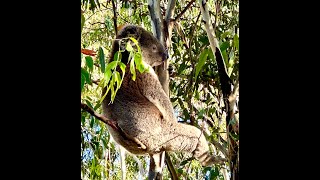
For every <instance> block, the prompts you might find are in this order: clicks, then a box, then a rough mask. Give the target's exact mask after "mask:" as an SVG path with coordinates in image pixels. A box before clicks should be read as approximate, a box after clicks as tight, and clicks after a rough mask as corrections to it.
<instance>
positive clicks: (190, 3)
mask: <svg viewBox="0 0 320 180" xmlns="http://www.w3.org/2000/svg"><path fill="white" fill-rule="evenodd" d="M195 1H196V0H191V1H190V2H189V4H188V5H187V6H186V7H185V8H184V9H183V10H182V11H181V13H180V14H178V15H177V17H176V18H174V20H173V21H177V20H178V19H180V18H181V16H182V15H183V14H184V13H185V12H186V11H187V10H188V9H189V8H190V7H191V5H192V4H193V3H194V2H195Z"/></svg>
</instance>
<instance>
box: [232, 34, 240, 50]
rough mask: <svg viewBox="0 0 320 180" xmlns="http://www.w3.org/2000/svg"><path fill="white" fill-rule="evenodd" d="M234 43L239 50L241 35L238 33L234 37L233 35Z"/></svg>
mask: <svg viewBox="0 0 320 180" xmlns="http://www.w3.org/2000/svg"><path fill="white" fill-rule="evenodd" d="M233 44H234V47H236V48H237V50H239V37H238V34H235V35H234V37H233Z"/></svg>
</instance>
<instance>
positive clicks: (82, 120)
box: [81, 116, 86, 125]
mask: <svg viewBox="0 0 320 180" xmlns="http://www.w3.org/2000/svg"><path fill="white" fill-rule="evenodd" d="M85 122H86V118H85V117H84V116H81V124H82V125H84V123H85Z"/></svg>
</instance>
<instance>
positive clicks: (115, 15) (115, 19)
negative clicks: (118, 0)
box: [111, 0, 118, 35]
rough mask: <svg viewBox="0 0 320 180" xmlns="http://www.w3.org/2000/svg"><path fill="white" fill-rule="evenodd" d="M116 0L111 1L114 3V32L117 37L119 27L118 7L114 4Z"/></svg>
mask: <svg viewBox="0 0 320 180" xmlns="http://www.w3.org/2000/svg"><path fill="white" fill-rule="evenodd" d="M114 1H115V0H111V2H112V8H113V26H114V30H115V32H116V35H117V34H118V25H117V5H116V4H115V3H114Z"/></svg>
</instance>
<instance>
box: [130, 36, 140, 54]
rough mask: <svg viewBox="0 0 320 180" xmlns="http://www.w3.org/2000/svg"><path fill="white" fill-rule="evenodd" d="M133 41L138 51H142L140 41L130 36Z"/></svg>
mask: <svg viewBox="0 0 320 180" xmlns="http://www.w3.org/2000/svg"><path fill="white" fill-rule="evenodd" d="M130 39H131V41H133V43H134V44H135V46H136V47H137V48H138V52H141V49H140V46H139V43H138V41H137V40H136V39H135V38H133V37H130Z"/></svg>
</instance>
